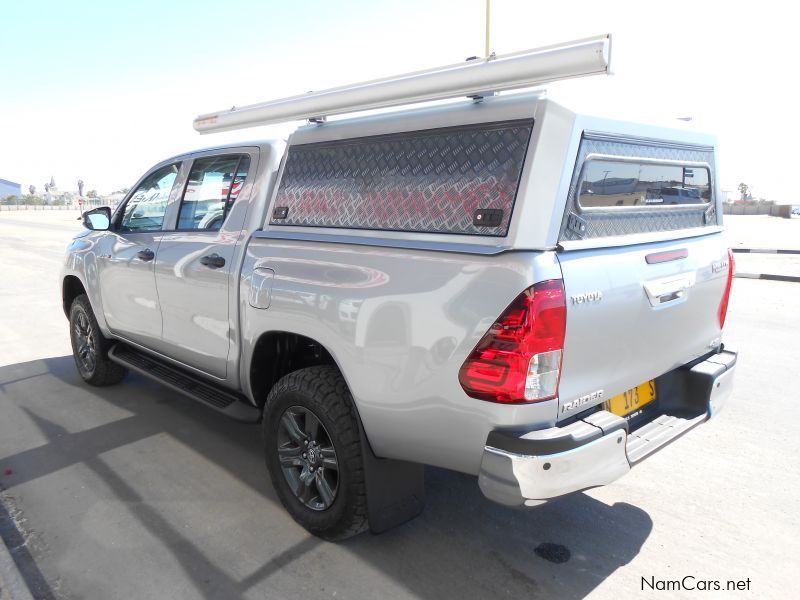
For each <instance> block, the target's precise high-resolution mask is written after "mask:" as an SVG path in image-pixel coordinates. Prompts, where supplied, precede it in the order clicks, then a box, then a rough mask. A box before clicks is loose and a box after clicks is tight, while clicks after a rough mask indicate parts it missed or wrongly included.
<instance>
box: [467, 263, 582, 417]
mask: <svg viewBox="0 0 800 600" xmlns="http://www.w3.org/2000/svg"><path fill="white" fill-rule="evenodd" d="M566 326H567V306H566V301H565V297H564V283H563V282H562V281H561V280H560V279H552V280H549V281H542V282H540V283H537V284H536V285H534V286H532V287H530V288H528V289H527V290H525V291H524V292H522V293H521V294H520V295H519V296H517V298H516V299H515V300H514V301H513V302H512V303H511V305H510V306H509V307H508V308H507V309H506V310H505V311H503V314H502V315H500V317H499V318H498V319H497V321H495V323H494V324H493V325H492V326H491V327H490V328H489V331H487V332H486V334H485V335H484V336H483V337H482V338H481V341H480V342H478V345H477V346H475V349H474V350H473V351H472V353H471V354H470V355H469V357H468V358H467V360H466V361H465V362H464V364H463V365H462V366H461V370H460V371H459V373H458V381H459V383H460V384H461V387H462V388H464V391H465V392H466V393H467V394H468V395H469V396H471V397H473V398H478V399H480V400H488V401H490V402H502V403H506V404H514V403H524V402H540V401H542V400H550V399H551V398H555V397H556V396H557V395H558V381H559V377H560V375H561V354H562V350H563V348H564V332H565V330H566Z"/></svg>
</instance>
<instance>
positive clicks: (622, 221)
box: [559, 135, 719, 241]
mask: <svg viewBox="0 0 800 600" xmlns="http://www.w3.org/2000/svg"><path fill="white" fill-rule="evenodd" d="M590 154H602V155H608V156H619V157H633V158H647V159H659V160H672V161H681V162H690V163H691V162H701V163H708V164H709V165H710V166H711V169H710V170H711V177H712V179H711V189H712V202H711V205H712V208H711V209H710V211H709V215H708V216H707V215H706V214H705V213H706V209H707V208H708V206H707V205H695V206H687V207H686V208H685V209H682V208H669V209H658V208H654V207H648V208H647V209H641V208H630V209H624V208H612V209H609V210H598V209H593V210H582V209H581V208H580V206H579V205H578V199H577V195H578V186H579V184H580V176H581V169H582V167H583V163H584V162H585V160H586V157H587V156H589V155H590ZM713 167H714V152H713V149H711V148H707V147H704V146H689V145H683V144H670V143H666V142H665V143H663V144H662V143H659V142H658V141H650V140H636V139H620V138H615V137H611V136H609V137H603V136H597V137H592V136H590V135H586V136H585V137H584V139H583V140H582V141H581V145H580V149H579V150H578V159H577V161H576V162H575V171H574V172H573V175H572V182H571V183H570V187H569V196H568V197H567V208H566V210H565V211H564V219H563V221H562V223H561V235H560V236H559V241H573V240H582V239H589V238H599V237H609V236H621V235H629V234H634V233H654V232H660V231H674V230H677V229H690V228H693V227H707V226H713V225H717V224H719V216H718V215H717V214H716V210H715V208H716V197H715V195H714V193H713V190H714V180H713V178H714V175H715V173H714V169H713ZM570 213H573V214H577V215H580V217H581V218H582V219H583V220H584V221H585V223H586V230H585V231H584V232H583V234H579V233H578V232H576V231H575V230H574V229H570V228H569V227H567V221H568V219H569V215H570ZM709 216H710V218H709Z"/></svg>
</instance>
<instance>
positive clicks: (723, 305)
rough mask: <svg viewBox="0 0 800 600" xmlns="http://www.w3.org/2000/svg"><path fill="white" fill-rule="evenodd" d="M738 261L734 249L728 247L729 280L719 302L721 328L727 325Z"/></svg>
mask: <svg viewBox="0 0 800 600" xmlns="http://www.w3.org/2000/svg"><path fill="white" fill-rule="evenodd" d="M735 269H736V263H735V262H734V260H733V250H731V249H730V248H728V281H726V282H725V293H724V294H722V300H721V301H720V303H719V328H720V329H722V328H723V327H725V316H726V315H727V314H728V300H729V299H730V297H731V286H732V285H733V274H734V271H735Z"/></svg>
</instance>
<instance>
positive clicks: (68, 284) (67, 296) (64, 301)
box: [61, 275, 88, 319]
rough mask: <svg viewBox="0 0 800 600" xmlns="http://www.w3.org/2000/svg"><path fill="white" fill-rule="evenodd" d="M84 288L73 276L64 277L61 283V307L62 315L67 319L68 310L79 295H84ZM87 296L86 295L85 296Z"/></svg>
mask: <svg viewBox="0 0 800 600" xmlns="http://www.w3.org/2000/svg"><path fill="white" fill-rule="evenodd" d="M86 293H87V292H86V286H84V285H83V282H82V281H81V280H80V279H79V278H78V277H76V276H75V275H66V276H65V277H64V280H63V281H62V282H61V305H62V307H63V309H64V315H65V316H66V317H67V318H68V319H69V309H70V307H71V306H72V302H73V301H74V300H75V298H77V297H78V296H80V295H81V294H86ZM87 295H88V294H87Z"/></svg>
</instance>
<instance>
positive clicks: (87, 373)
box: [69, 294, 128, 386]
mask: <svg viewBox="0 0 800 600" xmlns="http://www.w3.org/2000/svg"><path fill="white" fill-rule="evenodd" d="M69 334H70V341H71V342H72V355H73V357H74V358H75V366H76V367H77V368H78V373H79V374H80V376H81V378H82V379H83V380H84V381H85V382H86V383H88V384H89V385H94V386H106V385H114V384H115V383H119V382H120V381H122V379H123V377H125V375H126V374H127V372H128V371H127V369H125V368H124V367H122V366H120V365H118V364H117V363H115V362H112V361H111V360H110V359H109V358H108V348H109V340H107V339H106V338H105V337H103V334H102V333H101V332H100V327H99V326H98V325H97V319H96V318H95V316H94V312H93V311H92V305H91V304H90V303H89V298H87V297H86V294H81V295H80V296H78V297H77V298H75V300H73V301H72V305H71V306H70V309H69Z"/></svg>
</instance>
